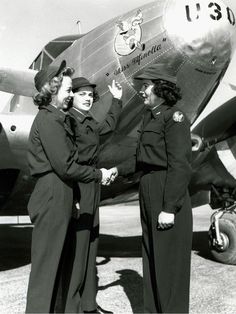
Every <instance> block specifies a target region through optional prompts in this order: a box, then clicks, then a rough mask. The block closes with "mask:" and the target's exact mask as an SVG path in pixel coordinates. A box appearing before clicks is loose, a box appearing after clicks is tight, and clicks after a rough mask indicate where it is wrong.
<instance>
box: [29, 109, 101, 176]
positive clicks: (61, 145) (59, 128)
mask: <svg viewBox="0 0 236 314" xmlns="http://www.w3.org/2000/svg"><path fill="white" fill-rule="evenodd" d="M65 120H66V114H65V113H64V112H63V111H61V110H59V109H57V108H55V107H54V106H52V105H48V106H43V107H41V108H40V109H39V112H38V114H37V115H36V117H35V120H34V122H33V124H32V127H31V131H30V135H29V141H28V162H29V168H30V173H31V175H33V176H37V175H42V174H44V173H47V172H50V171H54V172H55V173H56V174H57V175H58V176H59V177H60V178H61V179H62V180H64V181H68V180H75V181H77V180H80V181H82V182H90V181H93V180H95V181H97V180H100V179H101V176H102V174H101V171H100V170H99V169H96V168H94V167H91V166H85V165H81V164H79V162H78V155H77V150H76V149H75V147H74V143H73V140H72V138H73V132H72V130H71V129H70V128H69V127H68V125H67V124H66V123H65Z"/></svg>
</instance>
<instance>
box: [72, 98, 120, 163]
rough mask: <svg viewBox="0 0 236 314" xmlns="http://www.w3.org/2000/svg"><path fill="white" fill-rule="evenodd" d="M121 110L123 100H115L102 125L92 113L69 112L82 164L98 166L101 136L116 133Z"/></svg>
mask: <svg viewBox="0 0 236 314" xmlns="http://www.w3.org/2000/svg"><path fill="white" fill-rule="evenodd" d="M121 109H122V102H121V100H118V99H116V98H113V99H112V105H111V108H110V110H109V112H108V114H107V116H106V119H105V120H104V121H103V122H102V123H98V122H97V121H96V120H95V119H94V118H93V117H92V115H91V114H90V113H84V112H81V111H79V110H78V109H76V108H71V109H70V110H69V113H70V115H71V117H72V119H71V124H72V129H73V131H74V133H75V142H76V144H77V153H78V160H79V163H80V164H82V165H83V164H87V165H96V163H97V160H98V154H99V144H100V136H101V135H104V134H108V133H109V132H112V131H114V129H115V127H116V124H117V121H118V118H119V115H120V113H121Z"/></svg>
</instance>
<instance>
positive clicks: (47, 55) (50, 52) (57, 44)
mask: <svg viewBox="0 0 236 314" xmlns="http://www.w3.org/2000/svg"><path fill="white" fill-rule="evenodd" d="M83 36H84V35H79V34H77V35H69V36H63V37H59V38H56V39H54V40H52V41H50V42H49V43H48V44H47V45H46V46H45V47H44V48H43V50H42V51H41V52H40V54H39V55H38V56H37V58H36V59H35V60H34V61H33V63H32V64H31V65H30V69H33V70H41V69H42V68H44V67H47V66H48V65H49V64H50V63H51V62H52V61H53V60H54V59H56V57H57V56H59V55H60V54H61V53H62V52H63V51H64V50H66V49H67V48H68V47H70V46H71V45H72V44H73V42H74V41H76V40H77V39H79V38H81V37H83Z"/></svg>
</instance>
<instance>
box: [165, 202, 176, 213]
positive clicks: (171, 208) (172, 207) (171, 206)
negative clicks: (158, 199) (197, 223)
mask: <svg viewBox="0 0 236 314" xmlns="http://www.w3.org/2000/svg"><path fill="white" fill-rule="evenodd" d="M163 211H164V212H166V213H171V214H176V213H177V212H178V211H179V207H178V206H176V205H174V204H171V203H165V204H164V206H163Z"/></svg>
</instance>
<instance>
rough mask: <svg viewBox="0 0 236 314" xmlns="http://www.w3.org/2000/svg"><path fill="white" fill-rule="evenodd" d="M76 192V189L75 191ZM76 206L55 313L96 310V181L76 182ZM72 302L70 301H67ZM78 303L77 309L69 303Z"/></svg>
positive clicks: (97, 212)
mask: <svg viewBox="0 0 236 314" xmlns="http://www.w3.org/2000/svg"><path fill="white" fill-rule="evenodd" d="M76 190H77V189H76ZM76 194H78V195H77V198H78V202H79V204H80V215H79V218H78V219H72V221H71V223H70V228H69V232H68V237H67V245H66V254H65V255H64V256H65V257H66V258H65V259H64V262H63V269H66V270H67V272H66V271H63V272H62V274H63V276H62V278H61V283H60V290H61V292H60V294H61V300H60V301H59V303H58V304H59V305H57V312H64V311H65V312H69V313H80V312H81V311H90V310H94V309H96V307H97V303H96V295H97V274H96V257H97V250H98V240H99V202H100V185H99V183H97V182H94V181H93V182H90V183H82V182H79V183H78V190H77V193H76ZM71 300H73V301H74V302H71ZM76 303H77V304H78V305H80V306H78V308H74V307H70V304H71V305H72V306H73V304H76Z"/></svg>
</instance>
